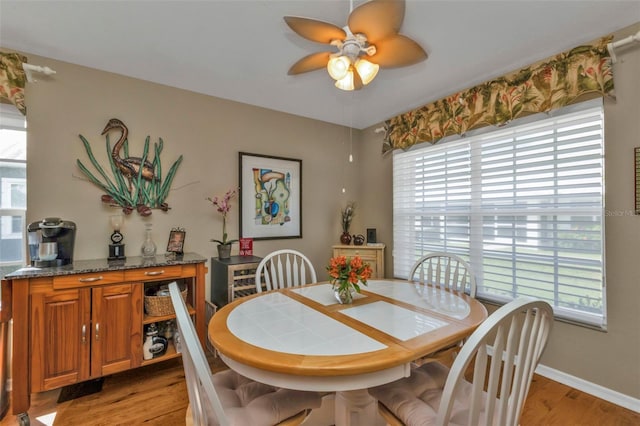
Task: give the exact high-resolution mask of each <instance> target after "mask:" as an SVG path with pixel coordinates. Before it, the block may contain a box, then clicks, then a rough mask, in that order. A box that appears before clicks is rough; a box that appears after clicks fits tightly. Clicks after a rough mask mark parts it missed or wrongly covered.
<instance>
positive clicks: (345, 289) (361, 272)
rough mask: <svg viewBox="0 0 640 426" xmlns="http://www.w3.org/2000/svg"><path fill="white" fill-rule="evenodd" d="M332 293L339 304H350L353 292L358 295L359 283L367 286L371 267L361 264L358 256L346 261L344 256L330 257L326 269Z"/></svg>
mask: <svg viewBox="0 0 640 426" xmlns="http://www.w3.org/2000/svg"><path fill="white" fill-rule="evenodd" d="M327 271H329V276H330V277H331V283H332V284H333V291H334V293H335V295H336V298H337V299H338V301H339V302H340V303H351V302H352V301H353V292H354V291H356V292H358V293H360V283H362V284H363V285H367V280H368V279H369V277H371V266H369V264H368V263H363V262H362V259H361V258H360V256H355V257H353V258H350V259H348V258H347V257H345V256H336V257H332V258H331V260H330V261H329V266H328V267H327Z"/></svg>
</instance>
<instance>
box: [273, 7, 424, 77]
mask: <svg viewBox="0 0 640 426" xmlns="http://www.w3.org/2000/svg"><path fill="white" fill-rule="evenodd" d="M351 6H352V7H351V13H350V14H349V18H348V21H347V25H346V26H345V27H344V28H340V27H338V26H336V25H334V24H331V23H328V22H324V21H318V20H316V19H311V18H301V17H297V16H285V17H284V20H285V22H286V23H287V25H289V27H290V28H291V29H292V30H293V31H295V32H296V33H297V34H298V35H300V36H301V37H304V38H306V39H308V40H311V41H315V42H318V43H324V44H330V45H332V46H335V47H336V48H337V51H335V52H318V53H312V54H310V55H307V56H305V57H304V58H302V59H300V60H299V61H298V62H296V63H295V64H293V65H292V66H291V68H289V72H288V74H289V75H296V74H302V73H305V72H309V71H315V70H318V69H321V68H325V67H326V68H327V71H328V72H329V75H330V76H331V77H332V78H333V79H334V80H336V82H335V86H336V87H337V88H339V89H342V90H359V89H361V88H362V87H363V86H364V85H366V84H369V83H370V82H371V81H372V80H373V79H374V78H375V76H376V74H377V73H378V70H379V68H381V67H382V68H397V67H405V66H408V65H413V64H416V63H418V62H421V61H424V60H425V59H427V53H426V52H425V51H424V49H423V48H422V47H420V45H419V44H418V43H416V42H415V41H413V40H411V39H410V38H408V37H406V36H403V35H401V34H399V33H398V32H399V31H400V27H401V26H402V21H403V20H404V11H405V1H404V0H371V1H369V2H366V3H364V4H361V5H360V6H358V7H356V8H355V9H353V0H351Z"/></svg>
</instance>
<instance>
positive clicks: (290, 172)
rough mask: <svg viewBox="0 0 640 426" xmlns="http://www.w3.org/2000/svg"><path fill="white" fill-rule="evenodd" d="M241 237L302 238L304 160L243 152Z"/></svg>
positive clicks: (241, 169) (241, 156) (267, 238)
mask: <svg viewBox="0 0 640 426" xmlns="http://www.w3.org/2000/svg"><path fill="white" fill-rule="evenodd" d="M239 169H240V178H239V180H240V237H241V238H253V239H254V240H273V239H277V238H302V160H296V159H293V158H284V157H274V156H270V155H259V154H249V153H246V152H241V153H240V167H239Z"/></svg>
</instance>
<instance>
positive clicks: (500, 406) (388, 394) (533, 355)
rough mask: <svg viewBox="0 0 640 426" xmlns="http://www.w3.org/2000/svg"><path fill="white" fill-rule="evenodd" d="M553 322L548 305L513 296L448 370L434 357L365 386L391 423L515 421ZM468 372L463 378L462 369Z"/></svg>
mask: <svg viewBox="0 0 640 426" xmlns="http://www.w3.org/2000/svg"><path fill="white" fill-rule="evenodd" d="M552 323H553V311H552V309H551V306H550V305H549V304H548V303H546V302H543V301H540V300H535V299H531V298H524V297H523V298H518V299H516V300H514V301H512V302H510V303H508V304H506V305H504V306H502V307H501V308H499V309H498V310H496V311H495V312H494V313H493V314H492V315H490V316H489V318H487V319H486V320H485V321H484V322H483V323H482V324H481V325H480V326H479V327H478V328H477V329H476V331H474V332H473V334H471V336H470V337H469V339H468V340H467V341H466V343H465V344H464V346H463V348H462V350H461V351H460V353H459V354H458V356H457V357H456V359H455V361H454V362H453V365H452V366H451V369H450V370H449V369H448V368H447V367H446V366H445V365H443V364H441V363H438V362H433V363H428V364H424V365H422V366H421V367H418V368H415V369H412V371H411V376H410V377H407V378H403V379H400V380H397V381H395V382H392V383H389V384H386V385H382V386H378V387H375V388H371V389H369V393H370V394H371V395H372V396H373V397H374V398H376V399H377V400H378V411H379V412H380V415H381V416H382V417H383V418H384V419H385V420H386V421H387V423H388V424H390V425H417V424H420V425H424V424H435V425H438V426H442V425H451V424H455V425H509V426H512V425H513V426H515V425H517V424H518V422H519V419H520V415H521V413H522V408H523V405H524V402H525V399H526V398H527V392H528V391H529V386H530V384H531V379H532V377H533V372H534V370H535V368H536V366H537V365H538V362H539V361H540V356H541V355H542V351H543V350H544V347H545V345H546V342H547V338H548V337H549V331H550V329H551V325H552ZM469 366H473V374H472V377H471V379H470V381H467V379H466V378H465V374H466V372H467V368H468V367H469Z"/></svg>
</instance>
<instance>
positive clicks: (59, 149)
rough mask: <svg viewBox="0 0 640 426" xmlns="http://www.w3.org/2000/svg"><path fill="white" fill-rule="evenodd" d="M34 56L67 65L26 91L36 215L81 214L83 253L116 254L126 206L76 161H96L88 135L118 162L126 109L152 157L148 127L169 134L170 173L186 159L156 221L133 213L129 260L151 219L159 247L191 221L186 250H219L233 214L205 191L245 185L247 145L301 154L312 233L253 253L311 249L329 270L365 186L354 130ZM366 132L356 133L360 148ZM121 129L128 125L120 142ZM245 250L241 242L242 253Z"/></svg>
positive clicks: (264, 244)
mask: <svg viewBox="0 0 640 426" xmlns="http://www.w3.org/2000/svg"><path fill="white" fill-rule="evenodd" d="M27 55H28V57H29V62H30V63H34V64H38V65H42V66H49V67H51V68H53V69H55V70H56V71H57V74H56V75H55V76H53V77H51V78H46V77H43V78H41V79H40V81H39V82H37V83H33V84H28V86H27V90H26V100H27V104H28V172H27V173H28V212H27V216H28V217H27V220H28V221H34V220H38V219H41V218H43V217H47V216H59V217H62V218H64V219H68V220H72V221H74V222H76V224H77V226H78V234H77V241H76V250H75V257H76V259H94V258H104V257H106V256H107V255H108V248H107V245H108V243H109V236H110V233H111V231H112V229H111V228H110V225H109V221H108V217H109V215H110V214H113V213H114V212H117V211H119V210H118V209H114V208H109V207H105V206H104V205H103V204H101V202H100V196H101V194H102V193H101V191H100V190H99V189H98V188H97V187H96V186H94V185H93V184H91V183H89V182H88V181H87V180H86V179H85V178H84V176H83V175H82V173H81V171H80V169H79V168H78V167H77V165H76V160H77V159H80V160H81V161H82V162H83V164H85V165H89V160H88V157H87V154H86V152H85V149H84V147H83V144H82V143H81V141H80V139H79V137H78V135H79V134H82V135H83V136H84V137H86V138H87V139H88V140H89V142H90V143H91V146H92V149H93V151H94V154H96V156H97V157H98V161H99V162H100V163H101V164H102V165H103V166H104V167H108V162H107V157H106V148H105V138H104V137H103V136H101V135H100V132H101V131H102V129H103V128H104V126H105V124H106V122H107V120H109V119H110V118H112V117H116V118H120V119H121V120H123V121H124V123H125V124H126V125H127V127H128V128H129V146H130V155H131V156H140V155H141V154H142V147H143V143H144V140H145V138H146V136H147V135H150V136H151V142H157V141H158V137H162V139H163V140H164V151H163V153H162V155H161V158H162V161H163V167H164V168H165V173H166V170H167V169H168V167H169V165H170V164H172V163H173V162H174V161H175V160H176V159H177V158H178V156H179V155H183V156H184V160H183V162H182V165H181V166H180V168H179V170H178V173H177V175H176V178H175V180H174V183H173V187H172V188H173V189H172V192H171V194H170V195H169V197H168V199H167V201H168V203H169V205H170V207H171V210H170V211H169V212H168V213H164V212H162V211H160V210H153V214H152V215H151V216H150V217H149V218H145V219H143V218H142V217H140V216H139V215H138V214H137V213H135V212H134V213H132V214H131V215H130V216H128V217H127V218H126V221H125V224H124V227H123V234H124V236H125V240H124V243H125V244H126V254H127V255H128V256H137V255H139V253H140V246H141V245H142V242H143V234H144V222H146V221H151V222H152V223H153V236H154V241H155V242H156V244H157V245H158V253H159V254H161V253H164V252H165V248H166V246H167V240H168V236H169V230H170V229H171V228H172V227H175V226H180V227H184V228H186V231H187V236H186V243H185V251H189V252H196V253H199V254H201V255H203V256H205V257H211V256H217V252H216V247H215V244H214V243H211V242H209V240H210V239H211V238H217V239H220V238H221V236H222V235H221V234H222V230H221V228H222V222H221V218H220V216H219V214H218V213H215V212H214V209H213V207H212V206H211V204H210V203H209V202H208V201H206V200H205V198H206V197H208V196H214V195H223V194H224V192H225V191H226V190H227V189H229V188H232V187H234V186H237V185H238V152H240V151H244V152H250V153H256V154H265V155H274V156H282V157H290V158H296V159H302V170H303V182H302V184H303V185H302V186H303V193H302V204H303V216H304V217H303V238H302V239H283V240H268V241H255V242H254V254H256V255H258V256H262V255H265V254H266V253H268V252H270V251H272V250H275V249H280V248H285V247H291V248H294V249H298V250H301V251H303V252H304V253H306V254H307V255H308V256H309V257H310V259H311V261H312V262H313V264H314V265H315V266H316V270H317V272H318V276H319V278H321V279H326V277H327V275H326V271H325V265H326V264H327V263H328V259H329V257H330V256H331V245H332V244H337V243H338V242H339V240H338V238H339V235H340V232H341V227H340V221H339V220H340V209H341V207H342V206H344V205H345V204H346V202H347V200H348V199H353V198H355V194H357V190H356V187H355V184H356V183H357V182H356V181H355V179H354V176H355V170H357V168H358V167H359V163H358V159H357V155H356V160H355V162H354V163H353V164H351V165H349V164H348V161H347V159H348V150H349V129H348V128H346V127H341V126H337V125H333V124H328V123H324V122H319V121H315V120H309V119H305V118H300V117H297V116H293V115H289V114H284V113H279V112H275V111H271V110H267V109H262V108H257V107H252V106H248V105H245V104H240V103H235V102H230V101H226V100H222V99H218V98H214V97H210V96H203V95H199V94H195V93H192V92H187V91H184V90H179V89H175V88H171V87H167V86H163V85H158V84H154V83H150V82H145V81H141V80H137V79H132V78H127V77H123V76H120V75H116V74H111V73H106V72H102V71H98V70H95V69H90V68H85V67H80V66H77V65H72V64H69V63H64V62H59V61H54V60H51V59H48V58H43V57H38V56H35V55H29V54H28V53H27ZM337 107H339V105H337ZM357 136H358V134H357V132H354V140H355V143H354V144H356V145H357ZM115 137H117V132H114V135H112V137H111V142H112V144H113V143H114V142H115V139H114V138H115ZM89 168H90V169H91V170H93V169H92V167H90V166H89ZM343 186H346V188H347V192H346V193H344V194H343V193H342V188H343ZM238 212H239V211H238V204H237V200H236V203H235V205H234V207H233V209H232V212H231V214H230V216H229V222H228V225H227V226H228V232H229V237H230V238H237V237H238ZM356 230H358V229H357V228H355V224H354V231H356ZM359 232H360V231H359ZM237 250H238V247H237V244H236V245H235V246H234V251H233V252H232V254H237ZM208 283H209V280H208V279H207V284H208ZM207 294H209V293H207Z"/></svg>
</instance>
